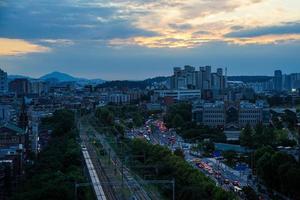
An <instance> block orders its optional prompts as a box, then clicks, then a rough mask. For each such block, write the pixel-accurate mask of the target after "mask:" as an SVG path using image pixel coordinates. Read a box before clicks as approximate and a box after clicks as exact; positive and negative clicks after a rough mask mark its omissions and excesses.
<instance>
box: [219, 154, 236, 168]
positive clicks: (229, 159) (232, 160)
mask: <svg viewBox="0 0 300 200" xmlns="http://www.w3.org/2000/svg"><path fill="white" fill-rule="evenodd" d="M222 155H223V157H224V158H225V159H226V160H227V162H226V163H227V164H228V165H229V166H234V165H235V160H236V159H237V157H238V155H237V153H236V152H235V151H224V152H223V153H222Z"/></svg>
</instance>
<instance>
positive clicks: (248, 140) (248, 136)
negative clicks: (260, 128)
mask: <svg viewBox="0 0 300 200" xmlns="http://www.w3.org/2000/svg"><path fill="white" fill-rule="evenodd" d="M240 142H241V145H242V146H245V147H249V148H252V147H253V131H252V128H251V126H250V124H247V125H246V127H245V128H244V130H243V131H242V133H241V135H240Z"/></svg>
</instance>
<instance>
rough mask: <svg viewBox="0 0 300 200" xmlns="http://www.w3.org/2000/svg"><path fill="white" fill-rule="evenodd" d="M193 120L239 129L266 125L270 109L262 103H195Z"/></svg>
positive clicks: (211, 125)
mask: <svg viewBox="0 0 300 200" xmlns="http://www.w3.org/2000/svg"><path fill="white" fill-rule="evenodd" d="M192 112H193V120H194V121H195V122H197V123H198V124H202V125H207V126H210V127H222V128H225V129H240V128H243V127H245V126H246V125H247V124H249V125H251V126H255V125H257V124H259V123H263V124H268V123H269V121H270V108H269V106H268V105H267V104H266V103H265V102H263V101H257V102H256V103H250V102H248V101H241V102H224V101H216V102H213V103H211V102H197V103H194V104H193V110H192Z"/></svg>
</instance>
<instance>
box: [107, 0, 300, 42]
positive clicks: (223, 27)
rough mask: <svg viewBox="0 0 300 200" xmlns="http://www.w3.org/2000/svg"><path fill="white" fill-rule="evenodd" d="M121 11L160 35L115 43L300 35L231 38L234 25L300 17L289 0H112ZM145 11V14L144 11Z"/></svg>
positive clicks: (297, 5) (266, 38)
mask: <svg viewBox="0 0 300 200" xmlns="http://www.w3.org/2000/svg"><path fill="white" fill-rule="evenodd" d="M112 1H113V2H114V3H115V6H116V7H118V9H119V10H120V11H122V12H121V13H123V14H124V15H126V13H130V14H131V17H129V16H128V18H130V19H132V24H133V25H134V26H136V27H137V28H140V29H143V30H147V31H151V32H155V33H157V36H150V37H149V36H139V37H132V38H125V39H123V38H114V39H113V40H111V41H109V44H110V45H112V46H122V45H123V46H128V45H140V46H146V47H149V48H193V47H196V46H199V45H201V44H203V43H207V42H215V41H223V42H228V43H235V44H241V45H246V44H269V43H278V42H282V41H291V40H299V39H300V34H293V33H291V34H288V33H287V34H284V35H271V34H269V35H263V36H257V37H252V38H242V37H240V38H238V37H235V38H228V37H226V35H227V34H228V33H231V32H232V31H235V30H234V28H232V27H241V28H243V29H253V28H256V27H269V26H276V25H278V24H285V23H289V22H296V21H299V20H300V12H299V9H300V1H298V0H289V1H279V0H243V1H240V0H214V1H207V0H173V1H169V0H149V1H140V0H132V1H128V0H125V2H126V3H121V2H124V1H121V0H112ZM141 13H142V14H141Z"/></svg>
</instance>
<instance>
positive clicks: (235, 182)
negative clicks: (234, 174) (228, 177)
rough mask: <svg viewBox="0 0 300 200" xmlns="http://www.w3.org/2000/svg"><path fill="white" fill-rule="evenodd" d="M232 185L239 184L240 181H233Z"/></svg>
mask: <svg viewBox="0 0 300 200" xmlns="http://www.w3.org/2000/svg"><path fill="white" fill-rule="evenodd" d="M232 185H234V186H240V183H239V182H238V181H233V182H232Z"/></svg>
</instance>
